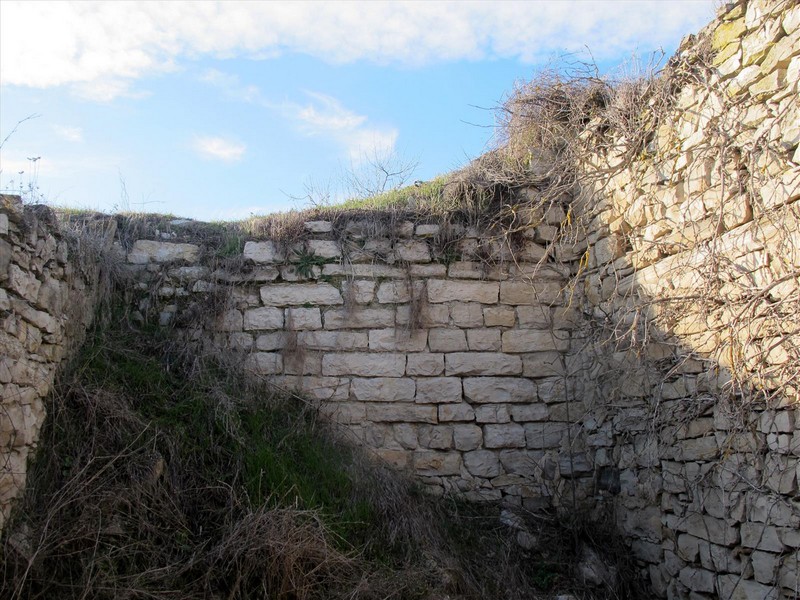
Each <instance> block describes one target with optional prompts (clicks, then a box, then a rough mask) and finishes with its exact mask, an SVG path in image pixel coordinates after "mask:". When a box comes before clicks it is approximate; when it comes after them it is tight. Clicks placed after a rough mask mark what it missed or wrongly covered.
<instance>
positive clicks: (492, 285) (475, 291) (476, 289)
mask: <svg viewBox="0 0 800 600" xmlns="http://www.w3.org/2000/svg"><path fill="white" fill-rule="evenodd" d="M427 288H428V300H429V301H430V302H435V303H438V302H452V301H454V300H455V301H459V302H479V303H482V304H496V303H497V298H498V291H499V284H498V283H497V282H492V281H456V280H446V279H431V280H430V281H428V285H427ZM481 318H483V315H481Z"/></svg>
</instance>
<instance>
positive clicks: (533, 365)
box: [522, 352, 564, 378]
mask: <svg viewBox="0 0 800 600" xmlns="http://www.w3.org/2000/svg"><path fill="white" fill-rule="evenodd" d="M563 360H564V355H563V354H559V353H558V352H535V353H533V354H525V355H523V356H522V375H523V376H524V377H534V378H540V377H554V376H558V375H562V374H563V373H564V364H563Z"/></svg>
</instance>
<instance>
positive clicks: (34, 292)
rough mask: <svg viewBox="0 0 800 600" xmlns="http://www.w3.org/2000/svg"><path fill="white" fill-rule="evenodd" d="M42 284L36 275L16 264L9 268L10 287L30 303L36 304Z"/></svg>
mask: <svg viewBox="0 0 800 600" xmlns="http://www.w3.org/2000/svg"><path fill="white" fill-rule="evenodd" d="M41 286H42V282H41V281H39V280H38V279H37V278H36V275H34V274H33V273H31V272H29V271H25V270H23V269H21V268H19V267H18V266H17V265H15V264H13V263H12V264H11V265H10V266H9V267H8V287H9V289H11V290H13V291H15V292H16V293H17V294H19V295H20V296H22V297H23V298H25V300H27V301H29V302H36V299H37V298H38V296H39V288H41Z"/></svg>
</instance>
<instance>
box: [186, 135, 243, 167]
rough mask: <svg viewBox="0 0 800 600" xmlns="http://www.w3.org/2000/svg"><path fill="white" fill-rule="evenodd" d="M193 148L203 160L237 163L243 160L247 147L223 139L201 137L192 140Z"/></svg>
mask: <svg viewBox="0 0 800 600" xmlns="http://www.w3.org/2000/svg"><path fill="white" fill-rule="evenodd" d="M192 148H193V149H194V150H195V152H197V153H198V154H199V155H200V156H202V157H203V158H207V159H211V160H221V161H223V162H229V163H232V162H236V161H239V160H241V159H242V157H243V156H244V153H245V150H247V147H246V146H245V145H244V144H241V143H239V142H236V141H234V140H230V139H225V138H223V137H216V136H207V135H201V136H197V137H195V138H194V139H193V140H192Z"/></svg>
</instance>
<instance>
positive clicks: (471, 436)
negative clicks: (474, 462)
mask: <svg viewBox="0 0 800 600" xmlns="http://www.w3.org/2000/svg"><path fill="white" fill-rule="evenodd" d="M440 420H441V417H440ZM482 441H483V430H482V429H481V428H480V427H478V426H477V425H463V424H458V425H453V445H454V446H455V449H456V450H461V451H462V452H464V451H467V450H475V449H476V448H479V447H480V445H481V442H482Z"/></svg>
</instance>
